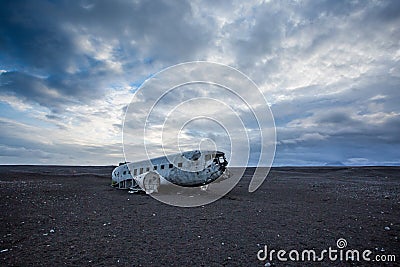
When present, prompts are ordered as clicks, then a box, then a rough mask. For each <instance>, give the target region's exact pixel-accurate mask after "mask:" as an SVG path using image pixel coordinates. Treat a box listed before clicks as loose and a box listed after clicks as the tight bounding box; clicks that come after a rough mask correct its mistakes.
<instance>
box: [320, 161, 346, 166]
mask: <svg viewBox="0 0 400 267" xmlns="http://www.w3.org/2000/svg"><path fill="white" fill-rule="evenodd" d="M325 166H346V165H344V164H343V163H342V162H341V161H331V162H327V163H325Z"/></svg>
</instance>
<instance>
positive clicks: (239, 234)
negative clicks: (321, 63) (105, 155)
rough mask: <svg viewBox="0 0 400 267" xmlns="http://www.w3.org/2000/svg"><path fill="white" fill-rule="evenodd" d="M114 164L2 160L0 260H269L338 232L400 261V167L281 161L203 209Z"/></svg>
mask: <svg viewBox="0 0 400 267" xmlns="http://www.w3.org/2000/svg"><path fill="white" fill-rule="evenodd" d="M111 170H112V167H44V166H14V167H11V166H0V201H1V210H0V211H1V212H0V223H1V228H0V251H1V253H0V266H8V265H11V266H12V265H18V266H21V265H22V266H32V265H48V266H58V265H68V266H70V265H94V266H98V265H106V266H111V265H126V266H264V264H265V263H266V261H259V260H257V257H256V255H257V251H258V250H259V249H261V248H262V247H263V246H264V245H268V247H269V248H270V249H276V250H278V249H284V250H286V251H290V250H291V249H298V250H302V249H312V248H314V249H315V250H317V251H321V250H323V249H328V247H329V246H331V247H333V248H336V240H337V239H339V238H345V239H346V240H347V243H348V246H347V248H348V249H358V250H364V249H370V250H373V251H374V252H373V255H375V254H378V253H379V254H394V255H396V258H397V264H398V263H399V262H400V243H399V240H398V238H399V236H400V232H399V230H400V209H399V208H400V196H399V192H400V168H399V167H396V168H395V167H363V168H343V167H340V168H330V167H324V168H274V169H273V170H272V171H271V172H270V174H269V176H268V179H267V180H266V181H265V182H264V184H263V185H262V186H261V187H260V188H259V189H258V190H257V191H256V192H255V193H248V192H247V186H248V183H249V180H250V178H249V174H250V173H251V170H248V172H247V173H246V174H245V176H244V178H243V179H242V180H241V181H240V182H239V184H238V186H236V187H235V189H233V190H232V192H230V193H229V194H228V195H227V196H225V197H224V198H222V199H220V200H218V201H217V202H214V203H212V204H210V205H206V206H204V207H198V208H177V207H172V206H168V205H165V204H163V203H160V202H158V201H156V200H154V199H153V198H151V197H150V196H147V195H144V194H140V195H134V194H128V192H127V191H122V190H116V189H113V188H111V187H110V186H109V184H110V173H111ZM385 227H389V228H390V230H385ZM376 249H378V250H379V251H377V250H376ZM382 249H383V250H384V252H380V251H381V250H382ZM271 263H272V265H276V266H286V265H292V266H298V265H302V264H304V262H303V263H299V262H297V263H290V264H289V262H286V263H282V262H278V261H277V260H276V258H275V260H273V261H272V262H271ZM366 264H367V263H366V262H359V263H349V262H339V261H336V262H334V263H332V262H329V261H325V262H323V263H322V265H324V266H332V265H341V266H352V265H357V266H365V265H366ZM314 265H316V264H315V263H314V264H313V263H311V264H310V263H308V266H314ZM379 265H380V264H379ZM379 265H376V266H379ZM393 265H395V264H394V263H388V264H387V266H393Z"/></svg>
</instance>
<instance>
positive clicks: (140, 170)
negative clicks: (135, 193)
mask: <svg viewBox="0 0 400 267" xmlns="http://www.w3.org/2000/svg"><path fill="white" fill-rule="evenodd" d="M166 165H167V164H165V165H164V164H161V165H160V169H161V170H164V169H165V166H166ZM173 167H174V164H171V163H170V164H168V168H169V169H172V168H173ZM178 167H179V168H182V162H179V163H178ZM157 169H158V166H157V165H154V166H153V170H154V171H156V170H157ZM138 170H139V174H143V172H144V170H145V168H139V169H134V170H133V176H136V175H138ZM148 171H150V167H146V172H148ZM126 173H127V171H124V172H123V175H126ZM128 173H129V174H130V173H131V171H128Z"/></svg>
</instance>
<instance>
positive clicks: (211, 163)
mask: <svg viewBox="0 0 400 267" xmlns="http://www.w3.org/2000/svg"><path fill="white" fill-rule="evenodd" d="M227 164H228V162H227V161H226V158H225V154H224V153H223V152H220V151H201V152H200V151H199V150H193V151H186V152H182V153H177V154H172V155H167V156H163V157H158V158H153V159H150V160H144V161H139V162H131V163H124V164H121V165H120V166H118V167H116V168H115V169H114V170H113V172H112V185H113V186H115V187H118V188H130V189H134V188H136V189H139V188H140V189H142V190H145V188H143V187H146V186H145V185H144V183H145V182H144V181H143V180H144V179H145V178H146V177H147V178H146V179H148V181H150V180H151V179H153V180H154V182H155V183H157V182H158V183H159V185H167V184H170V183H172V184H174V185H178V186H183V187H197V186H203V185H207V184H209V183H212V182H213V181H215V180H216V179H218V178H219V177H220V176H221V175H222V174H223V173H224V172H225V170H226V166H227ZM150 174H151V175H152V177H151V178H150ZM157 176H158V177H157ZM157 178H158V179H159V181H156V179H157ZM148 181H147V183H148ZM146 192H147V191H146Z"/></svg>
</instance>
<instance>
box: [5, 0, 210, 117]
mask: <svg viewBox="0 0 400 267" xmlns="http://www.w3.org/2000/svg"><path fill="white" fill-rule="evenodd" d="M208 37H209V34H208V29H207V28H201V27H197V25H196V22H195V21H192V20H191V7H190V5H189V3H187V2H167V1H143V2H134V1H132V2H128V1H94V2H90V1H60V2H53V1H7V2H5V3H3V5H2V8H1V10H0V51H1V52H0V58H1V59H2V60H1V66H0V67H1V68H2V69H4V70H6V71H8V72H6V73H3V75H2V81H1V83H2V85H1V86H2V89H3V91H7V92H11V93H14V94H16V95H18V96H21V97H24V98H25V99H26V100H29V101H35V102H37V103H39V104H41V105H43V106H47V107H49V108H51V109H55V108H57V107H58V106H60V105H62V104H68V102H69V101H75V100H79V101H82V102H88V101H90V100H91V99H93V98H101V97H103V96H104V91H105V89H106V88H107V86H109V85H110V84H113V83H117V84H118V82H119V81H120V80H121V79H122V80H123V79H124V78H126V82H129V81H136V80H140V79H143V78H144V77H146V76H147V75H149V73H145V74H144V75H145V76H143V73H140V71H137V69H136V68H137V65H138V64H145V65H146V64H147V65H151V64H153V63H157V62H161V63H162V65H166V64H168V65H169V64H173V63H178V62H180V61H182V60H184V59H186V60H187V59H192V58H193V56H195V55H196V53H197V52H198V51H199V50H200V49H202V48H203V47H204V46H205V45H206V44H207V40H208V39H209V38H208ZM115 65H117V66H118V67H119V68H120V69H119V70H116V68H114V67H113V66H115ZM151 71H154V70H151ZM124 72H125V74H129V77H125V76H124V75H125V74H124ZM105 81H107V82H105ZM43 88H47V89H51V90H53V91H54V92H55V93H56V94H53V95H52V96H49V94H47V93H46V91H48V90H45V89H43ZM66 99H68V101H67V102H65V100H66Z"/></svg>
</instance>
